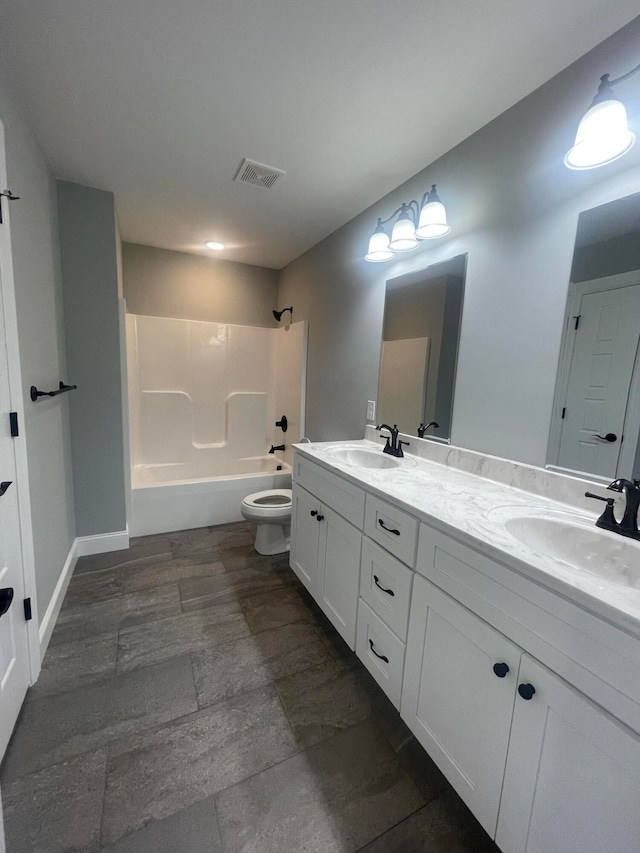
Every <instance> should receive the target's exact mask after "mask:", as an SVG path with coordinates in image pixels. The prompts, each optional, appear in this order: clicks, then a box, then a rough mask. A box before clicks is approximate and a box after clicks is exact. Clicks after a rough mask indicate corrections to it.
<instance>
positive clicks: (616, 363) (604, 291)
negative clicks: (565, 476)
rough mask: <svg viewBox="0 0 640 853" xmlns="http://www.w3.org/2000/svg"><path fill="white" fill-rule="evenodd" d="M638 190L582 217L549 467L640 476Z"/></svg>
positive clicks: (602, 475) (594, 475)
mask: <svg viewBox="0 0 640 853" xmlns="http://www.w3.org/2000/svg"><path fill="white" fill-rule="evenodd" d="M639 341H640V193H637V194H635V195H631V196H627V197H626V198H622V199H618V200H617V201H613V202H610V203H609V204H605V205H602V206H601V207H597V208H594V209H593V210H588V211H585V212H584V213H581V214H580V218H579V220H578V230H577V236H576V244H575V250H574V255H573V264H572V269H571V281H570V284H569V293H568V297H567V309H566V315H565V324H564V334H563V339H562V349H561V353H560V363H559V367H558V377H557V382H556V394H555V400H554V407H553V416H552V422H551V434H550V438H549V453H548V459H547V462H548V467H550V468H553V469H555V470H559V471H562V472H565V473H571V474H577V475H581V476H588V477H590V478H595V479H599V480H602V481H603V482H607V483H608V482H609V481H610V480H613V479H614V478H615V477H630V476H631V475H632V473H633V472H635V476H640V473H639V465H638V462H639V454H638V437H639V434H640V359H639V357H638V344H639Z"/></svg>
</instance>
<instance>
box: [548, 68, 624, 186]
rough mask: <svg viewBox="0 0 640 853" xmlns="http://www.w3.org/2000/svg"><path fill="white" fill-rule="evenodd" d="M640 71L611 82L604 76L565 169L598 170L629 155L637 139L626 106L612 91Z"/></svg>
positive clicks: (568, 155) (566, 160)
mask: <svg viewBox="0 0 640 853" xmlns="http://www.w3.org/2000/svg"><path fill="white" fill-rule="evenodd" d="M638 71H640V65H638V66H636V67H635V68H633V69H632V70H631V71H629V72H628V73H627V74H623V75H622V76H621V77H616V79H615V80H610V79H609V75H608V74H603V75H602V77H601V78H600V85H599V86H598V91H597V92H596V96H595V98H594V99H593V101H592V102H591V106H590V107H589V109H588V110H587V112H586V113H585V114H584V115H583V117H582V120H581V122H580V124H579V125H578V132H577V133H576V141H575V144H574V146H573V148H572V149H571V150H570V151H568V152H567V153H566V155H565V158H564V165H565V166H566V167H567V168H568V169H576V170H582V169H597V168H598V167H599V166H606V165H607V163H612V162H613V161H614V160H617V159H618V158H619V157H622V155H623V154H626V153H627V151H629V149H630V148H631V146H632V145H633V143H634V142H635V141H636V137H635V134H634V133H633V132H632V131H630V130H629V126H628V124H627V111H626V109H625V106H624V104H623V103H622V101H621V100H620V99H619V98H618V97H617V96H616V94H615V93H614V91H613V88H612V87H613V86H615V85H617V84H618V83H622V82H624V81H625V80H628V79H629V77H632V76H633V75H634V74H636V73H637V72H638Z"/></svg>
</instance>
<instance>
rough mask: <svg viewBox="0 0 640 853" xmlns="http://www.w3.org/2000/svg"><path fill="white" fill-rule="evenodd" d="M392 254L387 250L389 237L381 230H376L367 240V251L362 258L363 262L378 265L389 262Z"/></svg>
mask: <svg viewBox="0 0 640 853" xmlns="http://www.w3.org/2000/svg"><path fill="white" fill-rule="evenodd" d="M392 257H393V252H392V251H390V250H389V235H388V234H387V232H386V231H385V230H384V229H382V228H376V230H375V231H374V232H373V234H372V235H371V239H370V240H369V251H368V252H367V254H366V255H365V256H364V259H365V261H372V262H373V263H380V262H381V261H390V260H391V258H392Z"/></svg>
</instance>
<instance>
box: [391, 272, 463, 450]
mask: <svg viewBox="0 0 640 853" xmlns="http://www.w3.org/2000/svg"><path fill="white" fill-rule="evenodd" d="M466 263H467V256H466V255H458V256H457V257H455V258H451V259H450V260H448V261H445V262H444V263H440V264H434V265H433V266H430V267H427V269H424V270H420V271H419V272H414V273H408V274H407V275H403V276H399V277H398V278H394V279H390V280H389V281H388V282H387V290H386V297H385V305H384V322H383V329H382V346H381V351H380V377H379V382H378V412H377V421H378V423H387V424H390V425H393V424H397V425H398V428H399V429H400V432H404V433H408V434H409V435H417V434H418V428H419V427H421V426H422V427H424V426H425V425H427V424H431V426H429V427H428V428H427V429H426V430H425V431H424V438H434V439H436V440H439V441H449V437H450V434H451V413H452V409H453V392H454V385H455V377H456V363H457V360H458V341H459V339H460V321H461V317H462V302H463V296H464V279H465V269H466Z"/></svg>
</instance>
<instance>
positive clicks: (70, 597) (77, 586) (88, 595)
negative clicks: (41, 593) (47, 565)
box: [62, 567, 123, 608]
mask: <svg viewBox="0 0 640 853" xmlns="http://www.w3.org/2000/svg"><path fill="white" fill-rule="evenodd" d="M122 591H123V570H122V569H121V568H120V567H118V568H115V569H102V570H100V571H96V572H84V573H82V572H80V573H74V574H73V576H72V578H71V581H70V582H69V586H68V588H67V594H66V595H65V598H64V602H63V605H62V606H63V608H64V607H71V606H73V605H74V604H84V605H86V604H95V603H96V602H98V601H107V600H109V599H112V598H119V597H120V596H121V595H122Z"/></svg>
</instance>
